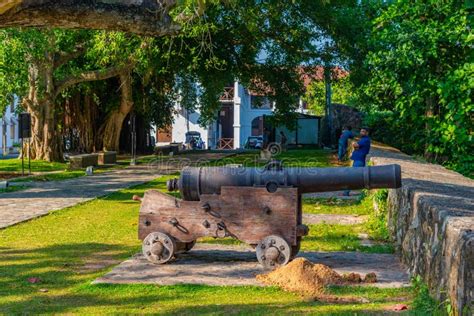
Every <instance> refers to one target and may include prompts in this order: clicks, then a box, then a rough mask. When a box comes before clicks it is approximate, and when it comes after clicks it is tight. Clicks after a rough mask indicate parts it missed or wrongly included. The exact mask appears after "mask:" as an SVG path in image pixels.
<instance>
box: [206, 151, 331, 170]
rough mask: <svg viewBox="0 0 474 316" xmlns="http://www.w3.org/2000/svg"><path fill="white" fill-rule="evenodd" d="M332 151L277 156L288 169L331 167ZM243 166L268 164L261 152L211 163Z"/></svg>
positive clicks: (286, 153) (287, 153)
mask: <svg viewBox="0 0 474 316" xmlns="http://www.w3.org/2000/svg"><path fill="white" fill-rule="evenodd" d="M330 157H331V156H330V151H327V150H320V149H298V150H288V151H285V152H282V153H281V154H279V155H277V156H275V157H274V158H275V159H278V160H281V161H282V162H283V165H284V166H286V167H296V166H299V167H329V166H331V163H330ZM227 164H242V165H243V166H246V167H262V166H264V165H265V164H266V162H263V161H260V151H257V150H256V151H250V152H246V153H242V154H237V155H235V156H230V157H226V158H223V159H219V160H216V161H213V162H211V165H218V166H225V165H227Z"/></svg>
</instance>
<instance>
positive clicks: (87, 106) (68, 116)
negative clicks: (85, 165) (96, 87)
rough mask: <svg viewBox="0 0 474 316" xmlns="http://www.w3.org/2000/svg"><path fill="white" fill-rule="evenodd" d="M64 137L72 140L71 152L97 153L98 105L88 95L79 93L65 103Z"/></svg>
mask: <svg viewBox="0 0 474 316" xmlns="http://www.w3.org/2000/svg"><path fill="white" fill-rule="evenodd" d="M64 109H65V114H64V120H63V121H64V122H63V125H64V130H63V134H64V136H66V137H68V136H69V140H70V148H69V150H70V151H71V152H81V153H90V152H94V151H95V146H94V137H95V132H96V130H97V129H96V127H97V126H96V124H95V121H96V118H97V104H95V102H94V100H93V98H92V96H91V95H90V94H89V93H87V94H84V93H81V92H77V93H75V94H74V95H73V96H72V97H71V98H70V99H68V100H66V101H65V102H64Z"/></svg>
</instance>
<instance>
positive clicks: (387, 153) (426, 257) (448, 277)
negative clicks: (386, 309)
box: [371, 145, 474, 315]
mask: <svg viewBox="0 0 474 316" xmlns="http://www.w3.org/2000/svg"><path fill="white" fill-rule="evenodd" d="M371 161H372V162H373V163H374V164H375V165H384V164H391V163H397V164H399V165H401V167H402V177H403V180H402V183H403V186H402V188H400V189H397V190H390V191H389V196H388V203H387V204H388V217H389V229H390V231H391V234H392V236H393V239H394V241H395V244H396V246H397V248H398V250H399V251H400V255H401V258H402V261H403V262H404V263H405V264H406V265H407V266H408V268H409V271H410V274H411V275H412V276H415V275H420V276H421V277H422V278H423V280H424V282H426V283H427V285H428V287H429V288H430V291H431V294H432V295H434V296H435V297H436V299H438V300H439V301H444V300H445V299H446V298H448V299H449V300H450V301H451V304H452V306H453V308H454V311H455V313H456V314H457V315H461V314H462V315H464V314H466V315H468V314H469V313H470V312H473V310H472V308H474V307H473V304H474V181H473V180H471V179H469V178H466V177H463V176H462V175H460V174H459V173H457V172H454V171H450V170H447V169H446V168H444V167H442V166H440V165H435V164H430V163H426V162H420V161H416V160H414V159H413V158H411V157H410V156H407V155H405V154H403V153H401V152H399V151H397V150H396V149H394V148H390V147H385V148H383V147H382V146H377V145H375V146H373V149H372V151H371ZM469 308H471V310H469V311H467V313H466V310H468V309H469ZM469 315H471V314H469Z"/></svg>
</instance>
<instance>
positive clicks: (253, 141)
mask: <svg viewBox="0 0 474 316" xmlns="http://www.w3.org/2000/svg"><path fill="white" fill-rule="evenodd" d="M262 147H263V137H262V136H249V137H248V138H247V142H246V143H245V148H249V149H262Z"/></svg>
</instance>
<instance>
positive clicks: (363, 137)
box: [351, 127, 370, 167]
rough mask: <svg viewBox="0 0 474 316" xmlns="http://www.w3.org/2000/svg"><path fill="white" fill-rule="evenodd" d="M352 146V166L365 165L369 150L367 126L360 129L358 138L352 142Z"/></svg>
mask: <svg viewBox="0 0 474 316" xmlns="http://www.w3.org/2000/svg"><path fill="white" fill-rule="evenodd" d="M353 146H354V151H353V152H352V156H351V160H352V161H353V163H352V167H365V159H366V157H367V155H368V154H369V151H370V138H369V129H368V128H367V127H362V128H361V129H360V140H359V141H358V142H356V143H354V144H353Z"/></svg>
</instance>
